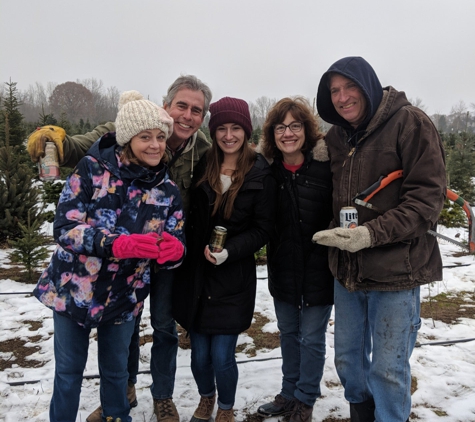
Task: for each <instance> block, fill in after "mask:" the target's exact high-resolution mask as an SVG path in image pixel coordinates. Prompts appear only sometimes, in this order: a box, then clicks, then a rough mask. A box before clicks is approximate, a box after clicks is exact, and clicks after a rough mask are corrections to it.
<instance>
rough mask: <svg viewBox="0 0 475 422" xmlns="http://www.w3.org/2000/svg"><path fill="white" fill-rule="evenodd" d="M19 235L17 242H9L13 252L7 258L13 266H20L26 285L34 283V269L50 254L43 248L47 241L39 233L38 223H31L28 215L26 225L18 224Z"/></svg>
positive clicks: (37, 221) (36, 221) (35, 278)
mask: <svg viewBox="0 0 475 422" xmlns="http://www.w3.org/2000/svg"><path fill="white" fill-rule="evenodd" d="M18 226H19V228H20V232H21V235H20V237H19V238H18V239H17V240H10V241H9V244H10V246H11V247H12V248H13V252H11V253H10V254H9V255H8V258H9V259H10V260H11V261H12V262H13V263H15V264H21V265H23V266H24V268H25V270H26V277H27V280H26V282H27V283H32V282H36V280H37V278H38V277H36V269H37V268H38V267H40V266H41V264H43V262H44V261H45V260H46V259H47V258H48V257H49V255H50V252H49V251H48V249H47V248H46V247H45V246H44V245H45V244H46V243H48V240H47V238H46V237H45V236H43V235H42V234H41V232H40V230H39V229H40V226H41V224H40V221H39V220H35V221H33V223H32V222H31V218H30V213H28V219H27V223H26V225H24V224H21V223H18Z"/></svg>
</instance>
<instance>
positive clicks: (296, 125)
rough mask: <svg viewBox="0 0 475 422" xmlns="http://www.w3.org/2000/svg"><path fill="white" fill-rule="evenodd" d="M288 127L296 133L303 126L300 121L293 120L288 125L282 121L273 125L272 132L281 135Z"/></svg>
mask: <svg viewBox="0 0 475 422" xmlns="http://www.w3.org/2000/svg"><path fill="white" fill-rule="evenodd" d="M287 128H289V129H290V130H291V131H292V132H294V133H297V132H300V131H301V130H302V128H303V123H302V122H293V123H291V124H290V125H284V124H283V123H279V124H278V125H274V132H275V133H278V134H279V135H281V134H282V133H284V132H285V129H287Z"/></svg>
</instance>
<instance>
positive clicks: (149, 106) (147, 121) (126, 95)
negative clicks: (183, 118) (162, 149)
mask: <svg viewBox="0 0 475 422" xmlns="http://www.w3.org/2000/svg"><path fill="white" fill-rule="evenodd" d="M147 129H160V130H161V131H163V132H164V133H165V136H166V138H167V139H168V138H169V137H170V136H171V134H172V133H173V119H172V118H171V117H170V116H169V115H168V113H167V112H166V111H165V110H164V109H163V108H162V107H159V106H158V105H157V104H155V103H153V102H152V101H149V100H146V99H145V98H144V97H143V95H142V94H141V93H140V92H138V91H125V92H123V93H122V94H121V96H120V98H119V112H118V113H117V118H116V119H115V130H116V140H117V143H118V144H119V145H121V146H124V145H125V144H126V143H127V142H129V141H130V140H131V139H132V138H133V137H134V136H135V135H137V134H138V133H140V132H142V131H143V130H147Z"/></svg>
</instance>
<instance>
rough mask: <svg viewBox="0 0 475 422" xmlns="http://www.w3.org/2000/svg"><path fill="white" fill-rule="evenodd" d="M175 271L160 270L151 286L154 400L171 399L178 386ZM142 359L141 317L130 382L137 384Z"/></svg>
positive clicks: (134, 340)
mask: <svg viewBox="0 0 475 422" xmlns="http://www.w3.org/2000/svg"><path fill="white" fill-rule="evenodd" d="M173 277H174V272H173V270H159V271H158V272H156V273H153V275H152V284H151V286H150V317H151V322H152V328H153V345H152V356H151V360H150V372H151V374H152V381H153V382H152V385H151V387H150V390H151V392H152V397H153V398H154V399H168V398H171V397H172V396H173V389H174V387H175V372H176V355H177V351H178V335H177V332H176V322H175V320H174V319H173V317H172V291H173ZM139 359H140V316H139V317H138V318H136V324H135V331H134V335H133V337H132V341H131V343H130V357H129V362H128V365H127V367H128V371H129V381H131V382H132V383H134V384H135V383H136V382H137V373H138V371H139Z"/></svg>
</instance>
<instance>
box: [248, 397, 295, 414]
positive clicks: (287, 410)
mask: <svg viewBox="0 0 475 422" xmlns="http://www.w3.org/2000/svg"><path fill="white" fill-rule="evenodd" d="M294 405H295V400H294V399H291V400H289V399H286V398H285V397H283V396H281V395H280V394H277V396H275V399H274V401H271V402H270V403H266V404H263V405H262V406H259V409H257V414H258V415H259V416H263V417H264V418H270V417H272V416H282V415H291V414H292V412H293V410H294Z"/></svg>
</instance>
